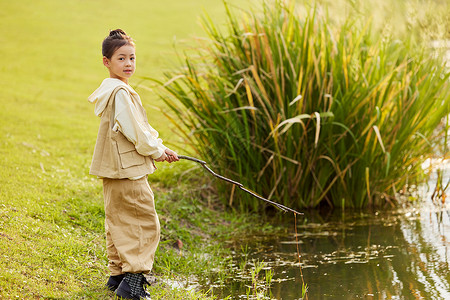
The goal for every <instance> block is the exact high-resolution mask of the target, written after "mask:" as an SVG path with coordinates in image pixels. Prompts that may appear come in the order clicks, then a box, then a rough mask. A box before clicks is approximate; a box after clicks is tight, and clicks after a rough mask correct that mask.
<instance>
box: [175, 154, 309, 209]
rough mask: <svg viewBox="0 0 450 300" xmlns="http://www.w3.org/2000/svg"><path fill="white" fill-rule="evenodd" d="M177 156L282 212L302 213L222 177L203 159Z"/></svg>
mask: <svg viewBox="0 0 450 300" xmlns="http://www.w3.org/2000/svg"><path fill="white" fill-rule="evenodd" d="M178 158H179V159H185V160H190V161H193V162H196V163H199V164H201V165H202V167H203V168H204V169H205V170H207V171H208V172H209V173H211V174H212V175H213V176H215V177H217V178H219V179H221V180H224V181H227V182H229V183H232V184H234V185H236V186H237V187H238V188H240V189H241V190H243V191H244V192H246V193H248V194H250V195H252V196H253V197H255V198H258V199H259V200H262V201H265V202H267V203H269V204H272V205H273V206H276V207H278V208H279V209H281V210H282V211H284V212H288V211H290V212H293V213H294V214H297V215H303V213H301V212H298V211H296V210H294V209H292V208H290V207H287V206H284V205H282V204H280V203H277V202H274V201H271V200H269V199H266V198H264V197H261V196H260V195H258V194H256V193H255V192H253V191H251V190H249V189H247V188H245V187H244V185H243V184H242V183H240V182H237V181H234V180H231V179H229V178H226V177H224V176H222V175H219V174H217V173H215V172H214V171H213V170H211V169H210V168H209V167H208V166H207V165H206V162H204V161H203V160H200V159H197V158H194V157H189V156H185V155H178Z"/></svg>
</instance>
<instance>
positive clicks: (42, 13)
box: [0, 0, 239, 299]
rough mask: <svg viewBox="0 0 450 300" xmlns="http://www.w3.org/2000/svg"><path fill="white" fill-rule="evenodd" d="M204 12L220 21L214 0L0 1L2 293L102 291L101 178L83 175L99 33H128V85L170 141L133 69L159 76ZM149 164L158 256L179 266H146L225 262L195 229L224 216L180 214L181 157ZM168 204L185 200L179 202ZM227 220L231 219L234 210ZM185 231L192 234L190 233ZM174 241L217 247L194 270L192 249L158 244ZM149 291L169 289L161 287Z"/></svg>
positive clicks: (91, 140)
mask: <svg viewBox="0 0 450 300" xmlns="http://www.w3.org/2000/svg"><path fill="white" fill-rule="evenodd" d="M203 8H204V9H206V10H207V11H209V12H211V13H213V14H214V15H215V16H216V17H217V18H218V19H223V18H224V10H223V6H222V3H221V2H220V1H209V0H208V1H206V0H195V1H189V2H186V1H184V2H183V1H171V2H155V1H151V2H149V1H127V2H124V1H87V2H86V1H83V2H80V1H55V0H42V1H28V0H26V1H9V2H8V1H2V10H1V12H0V16H1V17H0V25H1V27H2V29H3V30H2V34H1V36H0V42H1V44H2V46H1V47H0V56H1V57H3V58H4V59H3V62H2V63H1V64H0V88H1V90H2V92H1V93H0V103H1V105H2V109H1V110H0V129H1V130H0V166H1V172H0V182H1V186H0V264H1V265H2V268H1V269H0V298H1V299H111V298H112V295H111V294H110V293H108V292H106V291H105V289H104V288H103V285H104V284H105V282H106V279H107V276H108V271H107V269H106V257H105V241H104V229H103V227H104V216H103V215H104V212H103V195H102V188H101V182H100V181H99V180H97V179H95V178H94V177H92V176H90V175H88V170H89V165H90V160H91V157H92V152H93V147H94V144H95V138H96V134H97V130H98V124H99V119H98V118H97V117H95V115H94V114H93V106H92V105H91V104H89V103H88V102H87V97H88V96H89V94H90V93H91V92H92V91H93V90H95V89H96V88H97V87H98V85H99V84H100V83H101V81H102V80H103V79H104V78H105V77H106V76H107V72H106V70H105V69H104V67H103V65H102V63H101V41H102V39H103V38H104V37H105V36H106V35H107V33H108V30H109V29H115V28H123V29H124V30H126V31H127V32H128V33H129V34H130V35H131V36H133V38H135V39H136V44H137V53H138V69H137V74H136V77H134V78H133V80H132V81H131V84H132V85H133V86H134V87H135V88H136V89H137V91H138V92H139V93H140V95H141V98H142V100H143V103H144V106H145V107H146V109H147V112H148V115H149V118H150V123H151V124H152V125H153V126H154V127H155V128H156V129H157V130H158V131H159V132H160V134H161V136H162V137H163V139H164V140H165V141H167V142H169V143H170V142H173V140H174V137H173V136H172V134H171V130H170V126H169V125H168V122H167V121H165V118H164V116H163V115H162V114H161V113H160V112H159V111H158V110H157V109H155V108H154V107H160V106H161V105H162V102H161V101H160V100H158V98H157V97H155V96H154V95H153V92H152V91H148V90H147V89H144V88H140V86H139V85H140V83H141V82H140V79H139V76H141V75H144V74H145V75H148V74H151V75H153V76H159V75H161V73H162V70H164V69H165V68H167V66H168V65H169V64H170V60H171V57H172V56H174V54H173V48H172V45H173V43H174V40H177V41H178V42H179V40H183V39H185V38H188V37H189V36H191V35H194V34H196V33H199V32H200V30H199V29H200V28H199V26H198V24H197V16H199V15H201V13H202V9H203ZM187 15H188V16H189V17H188V18H187V17H185V16H187ZM175 37H176V38H175ZM177 150H178V149H177ZM158 167H159V171H158V172H157V173H156V174H155V175H154V176H151V177H150V185H151V186H152V187H154V189H155V195H156V205H157V207H158V209H159V210H158V212H159V213H160V217H161V219H162V223H163V224H164V226H165V228H163V231H162V237H163V242H162V244H161V245H162V246H161V247H160V249H159V251H160V253H159V254H157V256H160V257H161V263H162V262H163V258H164V260H166V261H172V260H173V261H176V262H177V263H176V264H173V266H174V267H173V268H172V269H169V270H166V269H163V268H162V267H161V266H162V264H161V265H158V263H155V270H157V271H158V275H159V276H162V277H164V276H173V274H174V273H176V275H177V278H185V277H187V276H188V275H189V274H191V273H192V274H196V273H197V272H203V273H206V272H208V271H209V269H208V268H209V267H210V266H211V264H214V263H215V264H218V263H219V262H220V260H221V259H225V260H226V258H224V257H223V256H222V255H227V253H226V251H224V252H220V251H218V250H217V246H216V245H210V244H211V243H212V241H213V240H214V238H215V237H214V238H213V237H211V239H204V238H203V237H201V236H200V233H201V232H203V231H207V228H208V227H207V224H206V223H202V221H200V220H203V219H205V218H207V217H209V218H211V219H212V220H213V221H214V220H221V218H222V216H218V215H214V212H210V211H208V210H206V209H205V210H200V211H197V213H196V216H197V217H199V219H197V217H195V218H193V216H191V215H188V216H187V215H186V213H185V212H184V211H183V210H182V207H189V205H190V203H191V201H195V200H196V199H197V197H199V196H198V194H190V196H185V197H182V196H180V195H182V194H183V190H184V189H188V187H189V189H191V188H192V186H188V187H186V186H185V185H182V184H177V180H178V179H179V178H180V176H181V175H180V174H183V172H184V171H185V170H187V169H189V168H191V167H192V166H191V165H188V164H177V165H175V164H173V165H170V166H168V165H162V164H160V165H159V166H158ZM170 190H177V191H176V193H178V194H177V196H176V198H175V196H173V197H172V196H169V192H168V191H170ZM173 192H175V191H173ZM180 199H181V200H180ZM172 202H176V203H177V204H183V205H182V206H181V208H180V209H178V207H177V206H176V205H172V204H171V203H172ZM211 214H213V215H211ZM168 216H171V217H172V218H173V219H175V220H176V221H173V220H169V218H168ZM177 216H179V217H177ZM225 218H228V222H233V220H236V219H235V217H234V216H232V215H229V216H228V217H225ZM182 220H184V223H183V222H182ZM186 220H189V222H192V223H193V224H190V226H192V227H190V230H188V229H186V228H185V226H187V225H186V223H187V221H186ZM238 221H239V220H238ZM202 224H205V225H202ZM219 227H220V226H219ZM194 228H195V230H197V231H198V234H197V235H196V234H194V233H193V234H192V235H193V236H192V237H191V236H190V235H189V234H190V233H191V230H192V231H193V230H194ZM219 235H221V234H220V233H217V236H219ZM217 236H216V237H217ZM175 238H180V239H182V240H183V242H184V244H185V249H184V251H185V253H186V254H189V253H196V252H201V251H211V252H214V251H215V252H214V253H217V255H216V256H215V258H217V260H212V261H211V263H210V264H209V265H208V264H201V265H200V266H203V265H204V266H205V268H200V267H196V268H192V264H189V261H190V259H191V258H192V255H193V254H191V255H186V256H183V257H180V256H179V255H178V254H177V253H175V252H174V251H172V249H171V247H170V246H167V245H170V241H171V239H175ZM190 241H192V242H190ZM219 250H220V249H219ZM193 261H195V260H193ZM197 262H198V261H197ZM213 276H214V275H213ZM152 292H153V293H154V294H155V295H162V294H164V293H166V294H170V293H172V294H176V292H172V291H171V289H170V287H167V286H164V285H162V286H159V287H155V288H153V290H152ZM187 295H189V297H190V298H189V299H199V298H200V299H203V298H206V299H208V298H210V297H211V295H206V291H197V292H192V293H190V294H187ZM156 299H164V297H162V296H161V297H159V296H157V297H156ZM173 299H175V298H173ZM183 299H186V298H183Z"/></svg>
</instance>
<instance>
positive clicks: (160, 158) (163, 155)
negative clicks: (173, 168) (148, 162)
mask: <svg viewBox="0 0 450 300" xmlns="http://www.w3.org/2000/svg"><path fill="white" fill-rule="evenodd" d="M165 160H167V155H166V153H163V154H162V155H161V156H160V157H158V158H156V159H155V161H157V162H161V161H165Z"/></svg>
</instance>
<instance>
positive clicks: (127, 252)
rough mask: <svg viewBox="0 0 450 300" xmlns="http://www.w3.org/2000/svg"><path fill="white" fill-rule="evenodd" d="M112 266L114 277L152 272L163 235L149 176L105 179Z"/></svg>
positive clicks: (106, 222)
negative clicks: (133, 178)
mask: <svg viewBox="0 0 450 300" xmlns="http://www.w3.org/2000/svg"><path fill="white" fill-rule="evenodd" d="M103 194H104V200H105V231H106V252H107V256H108V261H109V263H108V268H109V270H110V272H111V276H115V275H119V274H123V273H125V272H130V273H149V272H150V270H151V269H152V267H153V261H154V258H155V252H156V248H157V247H158V243H159V237H160V225H159V219H158V215H157V214H156V210H155V202H154V197H153V192H152V190H151V188H150V186H149V184H148V181H147V176H144V177H143V178H141V179H138V180H130V179H109V178H104V179H103Z"/></svg>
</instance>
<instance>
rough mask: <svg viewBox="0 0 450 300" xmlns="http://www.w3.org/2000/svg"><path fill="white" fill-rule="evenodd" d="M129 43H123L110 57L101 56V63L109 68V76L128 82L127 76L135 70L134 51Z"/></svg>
mask: <svg viewBox="0 0 450 300" xmlns="http://www.w3.org/2000/svg"><path fill="white" fill-rule="evenodd" d="M135 52H136V51H135V49H134V47H133V46H131V45H125V46H122V47H120V48H119V49H117V50H116V51H115V52H114V54H113V55H112V56H111V59H108V58H107V57H105V56H104V57H103V64H104V65H105V66H106V67H107V68H108V70H109V77H111V78H117V79H120V80H122V81H123V82H125V83H126V84H128V78H130V77H131V75H133V74H134V71H135V70H136V53H135Z"/></svg>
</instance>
